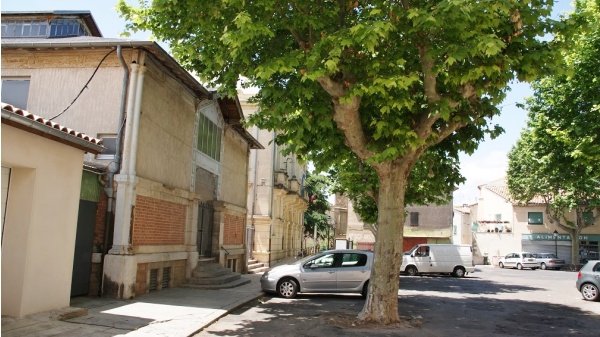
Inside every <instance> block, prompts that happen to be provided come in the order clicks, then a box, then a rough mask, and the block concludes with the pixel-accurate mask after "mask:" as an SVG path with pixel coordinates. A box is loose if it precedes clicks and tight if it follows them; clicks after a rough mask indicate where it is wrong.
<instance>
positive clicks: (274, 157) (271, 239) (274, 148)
mask: <svg viewBox="0 0 600 337" xmlns="http://www.w3.org/2000/svg"><path fill="white" fill-rule="evenodd" d="M275 137H276V135H275V130H273V163H272V164H271V166H272V167H271V209H270V213H271V214H269V217H270V218H271V226H269V268H271V260H272V257H273V250H272V249H273V245H272V241H273V226H275V216H274V214H275V212H274V210H273V204H274V202H273V199H274V196H273V194H274V193H275V160H276V159H277V143H276V142H275Z"/></svg>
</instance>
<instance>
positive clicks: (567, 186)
mask: <svg viewBox="0 0 600 337" xmlns="http://www.w3.org/2000/svg"><path fill="white" fill-rule="evenodd" d="M597 5H598V4H597V3H596V2H593V1H589V2H587V4H585V6H582V7H581V8H580V9H581V11H582V12H583V13H586V14H588V16H581V17H580V20H589V22H588V24H589V26H590V27H591V31H589V32H586V31H582V32H580V33H578V34H576V35H574V36H573V37H572V39H573V40H574V42H575V44H574V47H573V48H572V49H570V50H568V51H566V52H565V53H564V67H565V68H566V69H567V70H568V71H567V72H566V74H561V75H554V76H549V77H546V78H543V79H541V80H539V81H537V82H535V83H534V84H533V89H534V96H533V97H532V98H530V99H528V100H527V101H526V107H527V109H528V110H529V120H528V122H527V128H526V129H525V131H524V132H523V133H522V134H521V139H520V140H519V141H518V142H517V144H516V145H515V147H513V149H512V150H511V151H510V153H509V155H508V158H509V165H508V172H507V184H508V187H509V190H510V192H511V195H512V196H513V198H514V199H515V200H516V201H519V202H521V203H527V202H528V201H530V200H532V199H533V198H534V197H536V196H538V197H542V198H543V199H544V201H545V203H546V215H547V216H548V218H549V220H550V222H552V223H556V224H557V225H558V226H559V227H560V228H562V229H563V230H565V231H566V232H567V233H569V234H570V235H571V239H572V245H571V247H572V258H573V260H572V263H574V264H578V263H579V234H581V231H582V230H583V229H584V228H587V227H589V226H591V225H593V224H600V214H599V211H600V208H599V207H600V66H599V64H598V60H599V56H598V55H600V12H599V11H598V7H597ZM583 13H582V14H583Z"/></svg>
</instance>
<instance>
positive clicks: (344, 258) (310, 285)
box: [260, 249, 373, 298]
mask: <svg viewBox="0 0 600 337" xmlns="http://www.w3.org/2000/svg"><path fill="white" fill-rule="evenodd" d="M372 264H373V252H370V251H364V250H352V249H338V250H328V251H324V252H321V253H318V254H315V255H312V256H309V257H306V258H304V259H302V260H299V261H296V262H294V263H293V264H284V265H281V266H277V267H274V268H273V269H270V270H268V271H266V272H265V273H264V274H263V275H262V277H261V278H260V286H261V288H262V290H263V291H264V292H275V293H278V294H279V295H280V296H282V297H285V298H294V297H295V296H296V294H297V293H299V292H300V293H359V294H361V295H362V296H363V297H366V295H367V290H368V286H369V278H370V277H371V266H372Z"/></svg>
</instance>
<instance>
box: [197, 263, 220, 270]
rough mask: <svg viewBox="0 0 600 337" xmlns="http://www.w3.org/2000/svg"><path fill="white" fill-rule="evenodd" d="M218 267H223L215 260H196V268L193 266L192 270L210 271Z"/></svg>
mask: <svg viewBox="0 0 600 337" xmlns="http://www.w3.org/2000/svg"><path fill="white" fill-rule="evenodd" d="M219 269H223V266H221V265H220V264H218V263H216V262H200V261H198V264H197V265H196V268H194V270H197V271H211V270H219Z"/></svg>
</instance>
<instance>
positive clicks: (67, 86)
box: [2, 49, 134, 163]
mask: <svg viewBox="0 0 600 337" xmlns="http://www.w3.org/2000/svg"><path fill="white" fill-rule="evenodd" d="M111 50H112V49H94V50H91V49H90V50H85V49H78V50H77V51H76V52H73V51H38V52H35V53H31V52H30V51H21V50H12V49H10V50H5V49H3V50H2V77H3V78H6V77H23V78H29V79H30V87H29V99H28V104H27V107H26V109H27V110H28V111H29V112H30V113H33V114H36V115H38V116H41V117H44V118H51V117H54V116H56V115H57V114H59V113H60V112H61V111H63V110H64V109H65V108H66V107H67V106H69V104H71V102H72V101H73V100H74V99H75V97H76V96H77V95H78V94H79V92H80V91H81V90H82V89H83V88H84V85H85V84H86V82H87V81H88V80H89V79H90V77H91V75H92V73H93V72H94V69H95V68H96V67H97V66H98V64H99V61H100V59H101V58H102V57H104V56H105V55H106V54H107V53H109V52H110V51H111ZM123 55H124V57H125V60H126V62H127V64H130V63H131V61H132V60H133V58H134V55H133V54H132V51H131V50H124V52H123ZM123 74H124V72H123V69H122V67H121V65H120V63H119V60H118V58H117V53H116V52H114V51H113V52H112V53H111V55H110V56H108V57H107V58H106V60H105V61H104V62H103V63H102V65H101V67H100V69H99V70H98V71H97V73H96V74H95V75H94V78H93V79H92V80H91V81H90V83H89V84H88V85H87V88H86V89H85V90H83V93H82V94H81V96H80V97H79V98H78V99H77V101H75V103H74V104H73V105H72V106H71V107H70V108H69V109H68V110H67V111H66V112H65V113H64V114H62V115H61V116H60V117H57V118H56V119H54V120H53V121H54V122H57V123H59V124H61V125H68V127H70V128H73V129H75V130H77V131H79V132H83V133H85V134H87V135H89V136H92V137H98V135H100V134H103V133H110V134H116V133H117V130H118V124H119V123H118V118H115V116H118V111H119V106H120V98H121V91H122V78H123ZM108 83H109V85H108ZM19 108H25V107H19ZM92 158H94V156H93V155H86V160H89V159H92ZM108 162H110V161H106V163H108Z"/></svg>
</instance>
